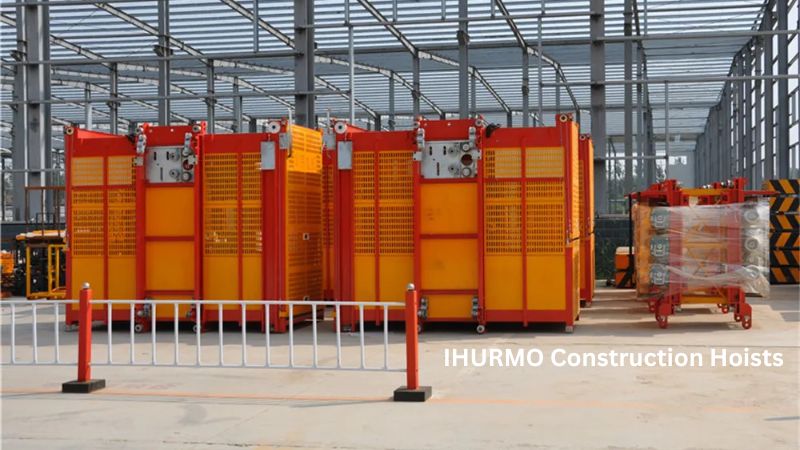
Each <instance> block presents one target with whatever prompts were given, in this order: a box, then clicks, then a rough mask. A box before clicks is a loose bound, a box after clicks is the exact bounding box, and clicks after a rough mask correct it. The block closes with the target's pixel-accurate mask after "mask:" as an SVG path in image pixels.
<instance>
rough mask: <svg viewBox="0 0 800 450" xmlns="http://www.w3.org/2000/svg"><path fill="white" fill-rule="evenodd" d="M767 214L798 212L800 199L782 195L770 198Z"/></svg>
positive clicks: (799, 210) (794, 196)
mask: <svg viewBox="0 0 800 450" xmlns="http://www.w3.org/2000/svg"><path fill="white" fill-rule="evenodd" d="M769 212H771V213H773V214H774V213H783V214H786V213H795V214H797V213H798V212H800V197H798V196H796V195H793V196H788V195H783V196H777V197H771V198H770V199H769Z"/></svg>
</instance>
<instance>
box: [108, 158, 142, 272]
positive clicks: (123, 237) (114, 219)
mask: <svg viewBox="0 0 800 450" xmlns="http://www.w3.org/2000/svg"><path fill="white" fill-rule="evenodd" d="M109 167H110V166H109ZM109 182H110V178H109ZM112 184H113V183H112ZM135 241H136V191H135V190H134V189H133V188H130V189H125V188H121V189H111V190H109V191H108V256H109V257H114V256H134V255H135V254H136V242H135Z"/></svg>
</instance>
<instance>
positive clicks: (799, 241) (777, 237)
mask: <svg viewBox="0 0 800 450" xmlns="http://www.w3.org/2000/svg"><path fill="white" fill-rule="evenodd" d="M769 246H770V248H788V249H794V248H800V230H793V231H773V232H772V233H770V235H769Z"/></svg>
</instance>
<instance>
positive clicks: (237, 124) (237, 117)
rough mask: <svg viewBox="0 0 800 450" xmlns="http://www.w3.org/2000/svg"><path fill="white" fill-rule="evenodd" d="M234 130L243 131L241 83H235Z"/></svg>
mask: <svg viewBox="0 0 800 450" xmlns="http://www.w3.org/2000/svg"><path fill="white" fill-rule="evenodd" d="M231 88H232V89H233V131H235V132H236V133H242V132H244V130H243V129H242V96H240V95H236V94H238V93H239V83H233V86H231Z"/></svg>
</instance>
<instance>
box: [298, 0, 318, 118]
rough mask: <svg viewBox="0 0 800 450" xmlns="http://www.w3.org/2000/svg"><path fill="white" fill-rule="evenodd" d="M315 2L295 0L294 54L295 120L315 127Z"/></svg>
mask: <svg viewBox="0 0 800 450" xmlns="http://www.w3.org/2000/svg"><path fill="white" fill-rule="evenodd" d="M313 23H314V2H308V1H305V0H294V36H295V47H296V50H297V53H295V56H294V89H295V91H297V92H296V93H295V95H294V105H295V121H296V123H297V124H298V125H302V126H306V127H311V128H313V127H315V126H316V124H315V123H313V122H314V117H315V115H314V93H313V92H314V28H311V27H309V26H308V25H311V24H313Z"/></svg>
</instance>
